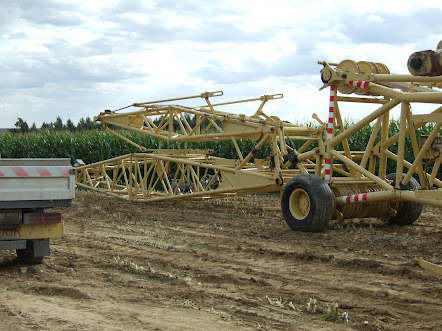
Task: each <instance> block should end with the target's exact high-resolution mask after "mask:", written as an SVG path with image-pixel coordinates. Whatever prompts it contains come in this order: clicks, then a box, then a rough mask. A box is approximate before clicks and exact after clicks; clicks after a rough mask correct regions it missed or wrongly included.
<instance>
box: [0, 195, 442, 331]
mask: <svg viewBox="0 0 442 331" xmlns="http://www.w3.org/2000/svg"><path fill="white" fill-rule="evenodd" d="M278 198H279V196H278V195H277V194H265V195H259V196H249V197H243V198H240V200H239V206H238V209H235V208H234V207H233V203H232V201H231V200H211V201H201V202H186V201H182V202H167V203H166V202H164V203H153V204H131V203H127V202H125V201H121V200H117V199H115V198H108V197H105V196H103V195H99V194H96V193H90V192H79V193H78V194H77V197H76V199H75V200H74V202H73V206H72V207H70V208H64V209H62V212H63V215H64V221H65V236H64V238H63V239H58V240H53V241H52V245H51V256H50V257H47V258H45V260H44V262H43V264H41V265H36V266H27V265H24V264H21V263H19V262H18V261H17V259H16V257H15V252H13V251H0V283H1V287H0V325H1V328H2V329H5V330H29V329H31V330H32V329H35V330H122V329H124V330H141V329H144V330H319V329H323V330H442V277H441V276H438V275H436V274H434V273H431V272H430V271H428V270H424V269H422V268H420V267H419V265H418V260H419V258H420V257H423V258H424V259H426V260H428V261H430V262H433V263H438V264H440V263H442V250H441V243H442V222H441V218H442V217H441V215H442V212H441V209H437V208H426V209H425V210H424V213H423V216H422V217H421V218H420V219H419V220H418V221H417V222H416V224H415V225H413V226H407V227H397V226H393V227H391V226H387V225H385V224H384V223H383V222H382V221H380V220H375V219H370V220H352V221H343V222H337V221H333V222H332V223H331V224H330V228H329V229H328V230H327V231H325V232H322V233H299V232H294V231H291V230H290V229H289V227H288V226H287V225H286V224H285V222H284V220H283V218H282V215H281V213H280V211H277V210H275V208H273V209H272V208H271V207H277V206H278V205H279V202H278ZM315 300H316V305H315V304H314V302H315ZM308 303H309V304H310V305H308ZM335 307H338V308H337V311H336V309H334V308H335Z"/></svg>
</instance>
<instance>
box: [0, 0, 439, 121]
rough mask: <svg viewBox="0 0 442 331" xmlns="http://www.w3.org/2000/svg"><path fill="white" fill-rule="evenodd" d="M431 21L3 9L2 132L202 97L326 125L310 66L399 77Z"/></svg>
mask: <svg viewBox="0 0 442 331" xmlns="http://www.w3.org/2000/svg"><path fill="white" fill-rule="evenodd" d="M441 14H442V5H440V4H439V2H436V1H426V2H419V3H417V2H415V1H402V2H401V5H400V6H398V5H397V2H388V1H384V0H383V1H378V0H376V1H372V2H370V4H369V5H366V6H364V7H363V11H362V10H361V4H360V3H358V2H351V1H303V2H301V1H289V0H275V1H272V2H271V3H269V2H264V1H252V0H247V1H246V0H242V1H233V0H231V1H222V2H207V1H203V0H183V1H179V2H178V1H172V0H157V1H129V0H118V1H117V0H112V1H90V0H81V1H80V0H79V1H75V2H72V1H67V0H63V1H55V0H54V1H44V0H22V1H20V2H5V3H2V4H1V5H0V36H1V39H2V41H1V42H0V50H1V53H0V72H2V74H3V75H4V77H8V79H6V80H5V79H4V80H2V81H1V82H0V87H1V88H0V105H1V106H0V107H1V110H2V111H3V112H4V113H7V114H8V115H7V116H6V117H5V118H4V119H3V121H2V126H5V127H11V126H13V125H14V123H15V121H16V119H17V117H21V118H23V119H24V120H26V121H27V122H28V123H33V122H36V124H37V125H41V124H42V122H43V121H45V122H49V121H54V120H55V119H56V117H57V116H60V117H61V118H62V119H63V120H65V121H66V120H67V119H68V118H70V119H72V120H73V121H74V122H76V121H78V120H79V119H80V118H81V117H85V116H90V117H92V116H94V115H96V114H97V113H98V112H100V111H101V110H103V109H106V108H109V109H115V108H120V107H122V106H125V105H128V104H132V103H134V102H142V101H148V100H157V99H165V98H171V97H176V96H186V95H194V94H199V93H201V92H204V91H211V90H212V91H213V90H224V92H225V96H224V97H223V99H228V100H232V99H247V98H253V97H258V96H260V95H263V94H272V93H283V94H284V98H283V99H281V100H273V101H271V102H269V103H268V105H267V106H266V108H267V109H268V111H271V112H272V114H273V115H276V116H279V117H280V118H281V119H283V120H289V121H291V122H296V121H302V120H309V119H310V118H311V114H312V113H314V112H316V113H318V115H319V116H321V117H325V116H326V115H327V114H326V109H327V93H326V92H324V91H322V92H319V91H318V89H319V88H320V87H321V86H322V83H321V81H320V78H319V71H320V69H321V66H319V65H317V61H318V60H326V61H333V62H339V61H341V60H343V59H347V58H348V59H353V60H356V61H360V60H368V61H373V62H383V63H385V64H386V65H387V66H389V67H390V70H391V71H392V72H397V73H406V72H407V68H406V61H407V59H408V56H409V55H410V54H411V53H412V52H414V51H416V50H421V49H430V48H435V46H436V45H437V43H438V42H439V40H441V39H442V34H441V33H440V31H442V22H441V21H440V16H441ZM235 109H237V108H235ZM235 111H236V110H235ZM237 111H244V112H245V113H247V112H249V111H252V110H249V109H246V108H242V109H238V110H237ZM343 112H344V114H345V115H344V116H352V114H353V113H354V112H353V113H352V111H351V110H349V111H348V112H347V111H346V110H343Z"/></svg>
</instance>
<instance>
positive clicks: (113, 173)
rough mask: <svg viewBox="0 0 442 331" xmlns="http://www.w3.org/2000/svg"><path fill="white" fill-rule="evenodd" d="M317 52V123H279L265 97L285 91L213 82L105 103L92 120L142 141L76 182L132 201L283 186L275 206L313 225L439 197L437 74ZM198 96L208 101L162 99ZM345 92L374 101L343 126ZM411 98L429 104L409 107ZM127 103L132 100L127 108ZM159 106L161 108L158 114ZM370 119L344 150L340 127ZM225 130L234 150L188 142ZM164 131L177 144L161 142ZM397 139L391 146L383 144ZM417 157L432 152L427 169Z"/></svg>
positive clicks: (441, 203) (391, 215)
mask: <svg viewBox="0 0 442 331" xmlns="http://www.w3.org/2000/svg"><path fill="white" fill-rule="evenodd" d="M319 63H320V64H321V65H323V68H322V70H321V79H322V81H323V83H324V86H323V88H330V102H329V105H328V108H329V116H328V119H327V120H326V121H321V120H320V119H319V118H318V116H317V115H316V114H313V118H314V119H316V120H317V121H318V123H319V124H318V126H317V127H308V126H300V125H295V124H291V123H286V122H283V121H281V120H280V119H279V118H277V117H275V116H269V115H267V114H265V113H264V112H263V108H264V106H265V104H266V103H267V102H268V101H270V100H274V99H281V98H282V97H283V96H282V94H274V95H264V96H261V97H259V98H255V99H247V100H240V101H233V102H223V103H212V102H211V98H212V97H218V96H222V95H223V92H222V91H217V92H206V93H202V94H200V95H194V96H189V97H184V98H174V99H165V100H157V101H152V102H143V103H136V104H133V105H131V106H128V107H125V108H122V109H119V110H116V111H109V110H107V111H104V112H102V113H100V114H99V115H98V116H97V117H95V120H97V121H100V122H102V123H103V126H104V129H105V130H106V131H107V132H110V133H112V134H114V135H116V136H118V137H120V138H121V139H123V140H125V141H126V142H128V143H130V144H132V145H134V146H136V147H137V148H138V149H139V150H140V153H134V154H129V155H124V156H120V157H117V158H114V159H111V160H106V161H101V162H97V163H94V164H90V165H84V166H81V167H78V168H76V183H77V185H78V186H79V187H84V188H88V189H92V190H95V191H100V192H105V193H107V194H108V195H111V196H116V197H119V198H122V199H126V200H130V201H138V202H149V201H160V200H172V199H207V198H219V197H226V196H232V195H233V196H237V195H240V194H251V193H260V192H266V191H281V192H282V196H281V208H282V212H283V214H284V217H285V219H286V221H287V223H288V225H289V226H290V227H291V228H292V229H294V230H301V231H319V230H322V229H324V228H325V227H326V226H327V224H328V222H329V220H330V219H332V218H337V219H343V218H355V217H358V218H360V217H384V218H386V219H388V222H389V224H397V225H406V224H411V223H413V222H414V221H415V220H416V219H417V218H418V217H419V215H420V212H421V211H422V206H423V205H424V204H427V205H432V206H437V207H442V181H441V179H440V178H438V177H437V174H438V171H439V167H440V164H441V161H442V153H441V146H439V145H438V144H437V143H436V142H437V141H438V139H440V138H439V137H438V134H439V133H440V129H441V125H442V106H441V105H442V91H441V90H440V86H442V76H436V77H421V76H413V75H396V74H390V73H389V71H388V68H387V67H386V66H385V65H383V64H380V63H376V64H375V63H370V62H362V61H361V62H355V61H351V60H344V61H342V62H340V63H327V62H319ZM362 68H364V70H362ZM367 68H368V69H367ZM370 68H371V69H370ZM350 94H355V96H350ZM199 98H202V99H204V100H205V104H203V105H199V106H179V105H173V104H170V103H171V102H176V101H184V100H186V101H189V100H190V99H199ZM253 102H257V103H258V107H257V109H256V111H254V113H253V115H251V116H246V115H241V114H237V113H235V111H231V112H225V111H221V110H220V109H221V108H222V107H226V106H229V107H235V106H238V105H239V104H243V103H249V104H250V103H253ZM165 103H167V104H165ZM342 103H353V104H360V103H363V104H373V105H374V106H375V107H376V106H377V109H375V110H374V111H372V112H371V113H370V114H369V115H367V116H366V117H364V118H363V119H362V120H360V121H358V122H357V123H354V124H353V125H352V126H350V127H348V128H345V127H344V123H343V120H342V116H341V112H340V105H341V104H342ZM414 103H425V104H428V105H434V107H435V108H434V110H432V111H431V112H429V113H426V114H413V113H412V111H411V105H412V104H414ZM129 107H131V108H135V109H136V110H134V111H127V110H126V108H129ZM395 107H400V118H399V123H400V130H399V133H398V134H395V135H392V136H389V132H388V127H389V123H390V119H391V115H390V114H391V111H392V110H393V109H394V108H395ZM190 117H194V118H195V121H194V122H192V123H191V121H190V120H189V118H190ZM156 118H161V120H160V121H159V123H158V122H156V121H155V119H156ZM371 124H373V131H372V133H371V136H370V139H369V142H368V144H367V146H366V148H365V150H362V151H353V150H351V149H350V147H349V146H350V144H349V142H348V139H349V138H350V137H351V136H352V135H354V134H355V133H356V132H358V131H360V130H362V129H363V128H364V127H366V126H367V125H371ZM427 124H431V126H432V131H431V133H430V134H429V136H428V137H426V139H425V140H422V143H421V144H420V142H419V141H418V138H417V136H416V129H418V128H420V127H422V126H424V125H427ZM115 128H117V129H118V130H121V129H123V130H130V131H135V132H139V133H142V134H146V135H150V136H152V137H155V138H157V139H158V144H159V146H158V148H157V149H154V150H152V149H148V148H146V147H145V146H141V145H139V144H137V143H135V142H134V141H132V140H130V139H128V138H126V137H125V136H123V135H122V134H121V132H119V131H117V130H116V129H115ZM243 139H247V140H250V141H253V144H251V147H250V149H249V150H244V149H243V150H241V148H240V146H239V143H238V142H239V140H243ZM406 139H410V140H411V143H412V147H413V155H414V157H413V159H410V160H406V159H405V157H404V156H405V141H406ZM222 140H231V141H232V142H233V146H234V148H235V152H236V155H237V156H236V158H234V159H224V158H220V157H217V156H213V150H210V149H207V150H196V149H192V143H195V142H208V141H214V142H217V141H222ZM294 140H300V141H302V146H301V147H300V148H299V149H295V148H294V147H293V144H292V142H293V141H294ZM164 141H167V142H168V143H169V145H170V144H171V143H176V144H179V146H180V148H176V149H167V148H163V142H164ZM394 144H396V145H397V153H393V152H392V151H391V149H390V147H391V146H392V145H394ZM263 146H269V150H270V153H269V156H268V158H267V159H264V160H262V159H261V160H260V159H257V158H256V154H257V152H258V151H259V150H260V149H262V148H263ZM340 146H341V147H340ZM424 159H431V161H432V164H433V168H432V170H431V171H430V172H427V169H426V167H425V166H424V165H423V160H424ZM388 160H392V161H393V162H395V163H396V170H395V172H394V173H392V174H387V162H388ZM417 179H418V180H417Z"/></svg>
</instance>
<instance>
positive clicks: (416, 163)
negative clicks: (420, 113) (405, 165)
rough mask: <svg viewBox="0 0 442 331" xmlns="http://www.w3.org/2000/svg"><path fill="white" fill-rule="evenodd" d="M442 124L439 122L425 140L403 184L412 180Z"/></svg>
mask: <svg viewBox="0 0 442 331" xmlns="http://www.w3.org/2000/svg"><path fill="white" fill-rule="evenodd" d="M441 126H442V123H437V124H436V125H435V126H434V129H433V131H432V132H431V134H430V136H429V137H428V139H427V141H426V142H425V144H424V145H423V146H422V148H421V150H420V151H419V154H417V156H416V159H415V160H414V162H413V164H412V165H411V168H410V170H409V171H408V173H407V175H406V176H405V178H404V179H403V180H402V184H403V185H407V184H408V181H409V180H410V178H411V176H412V175H413V173H414V172H415V170H416V168H417V166H418V164H420V162H422V159H423V157H424V155H425V153H426V151H427V150H428V148H429V147H430V146H431V144H432V143H433V140H434V138H435V137H436V136H437V134H438V133H439V129H440V127H441Z"/></svg>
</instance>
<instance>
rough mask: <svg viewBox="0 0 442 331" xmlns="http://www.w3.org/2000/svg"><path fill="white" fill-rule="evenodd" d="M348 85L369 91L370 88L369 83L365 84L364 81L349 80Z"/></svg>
mask: <svg viewBox="0 0 442 331" xmlns="http://www.w3.org/2000/svg"><path fill="white" fill-rule="evenodd" d="M347 84H350V85H353V86H355V87H358V88H361V89H363V90H368V87H369V86H370V83H369V82H365V81H363V80H348V81H347Z"/></svg>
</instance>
